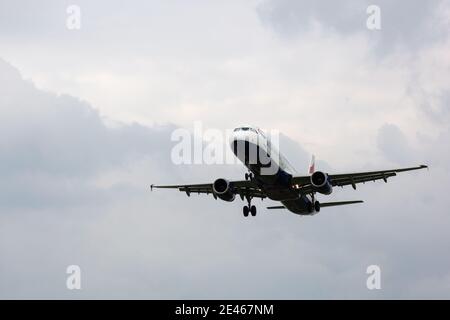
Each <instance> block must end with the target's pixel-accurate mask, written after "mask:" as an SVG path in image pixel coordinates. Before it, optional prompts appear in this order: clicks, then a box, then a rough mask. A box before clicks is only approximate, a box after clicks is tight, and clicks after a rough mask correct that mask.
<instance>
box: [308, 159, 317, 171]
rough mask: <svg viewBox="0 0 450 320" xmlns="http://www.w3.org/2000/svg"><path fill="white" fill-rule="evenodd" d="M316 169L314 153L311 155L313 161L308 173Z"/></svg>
mask: <svg viewBox="0 0 450 320" xmlns="http://www.w3.org/2000/svg"><path fill="white" fill-rule="evenodd" d="M314 171H316V156H315V155H312V156H311V162H310V163H309V169H308V173H309V174H313V173H314Z"/></svg>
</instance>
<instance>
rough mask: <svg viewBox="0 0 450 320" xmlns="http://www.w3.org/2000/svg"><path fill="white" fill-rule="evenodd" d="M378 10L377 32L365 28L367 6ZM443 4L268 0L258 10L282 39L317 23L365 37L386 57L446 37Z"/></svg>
mask: <svg viewBox="0 0 450 320" xmlns="http://www.w3.org/2000/svg"><path fill="white" fill-rule="evenodd" d="M372 4H374V5H377V6H379V7H380V9H381V23H382V25H381V27H382V29H381V30H379V31H370V30H368V29H367V28H366V20H367V17H368V14H367V13H366V9H367V7H368V6H369V5H372ZM442 4H443V1H441V0H435V1H427V2H424V1H420V0H415V1H388V0H387V1H385V0H382V1H376V2H373V1H358V0H346V1H335V2H330V1H312V0H311V1H310V0H304V1H295V0H281V1H278V0H276V1H275V0H273V1H272V0H267V1H263V2H262V3H261V4H260V6H259V7H258V13H259V16H260V17H261V20H262V21H263V22H264V23H265V24H266V25H268V26H269V27H271V28H273V29H274V30H275V31H276V32H277V33H279V34H281V35H282V36H287V37H288V38H289V37H291V36H295V35H297V34H302V33H304V32H306V31H309V30H310V29H311V28H312V26H313V24H314V23H315V22H318V23H319V24H320V25H321V26H323V27H324V28H325V30H327V31H335V32H338V33H339V34H342V35H345V36H350V35H355V34H361V33H362V34H365V35H366V36H367V37H368V39H371V40H373V42H374V44H376V49H377V52H378V53H380V54H383V55H384V54H386V53H390V52H392V51H394V50H395V49H397V48H398V47H403V48H406V49H407V50H415V49H417V48H420V47H424V46H426V45H428V44H430V43H431V42H433V41H436V40H439V39H442V38H444V37H448V27H447V25H446V21H445V20H444V19H443V17H442V16H440V13H441V12H440V10H442Z"/></svg>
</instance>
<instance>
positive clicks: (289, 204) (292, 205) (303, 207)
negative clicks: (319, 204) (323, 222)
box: [281, 196, 311, 215]
mask: <svg viewBox="0 0 450 320" xmlns="http://www.w3.org/2000/svg"><path fill="white" fill-rule="evenodd" d="M281 203H282V204H283V205H284V206H285V207H286V209H288V210H289V211H291V212H293V213H296V214H303V215H309V214H311V213H310V212H309V211H308V205H309V204H310V203H311V201H310V200H309V198H307V197H306V196H302V197H300V198H298V199H295V200H285V201H281Z"/></svg>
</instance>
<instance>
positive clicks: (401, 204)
mask: <svg viewBox="0 0 450 320" xmlns="http://www.w3.org/2000/svg"><path fill="white" fill-rule="evenodd" d="M109 9H110V8H106V9H105V10H109ZM135 10H136V9H135ZM113 11H117V8H116V9H115V10H113ZM42 12H44V13H43V14H48V11H45V10H43V11H42ZM122 14H123V15H125V16H126V14H127V13H126V12H125V13H122V12H120V13H117V15H119V16H121V15H122ZM130 16H134V13H133V14H130ZM125 20H127V19H125ZM344 20H345V16H344V18H340V20H339V21H344ZM103 21H104V20H103ZM86 22H87V23H89V19H88V20H87V21H86ZM9 23H13V22H12V21H10V22H8V24H9ZM92 23H94V22H92ZM97 23H100V24H101V23H103V22H99V21H97ZM342 23H344V22H342ZM104 26H105V27H107V26H109V25H108V24H104ZM23 28H25V27H23ZM11 29H14V30H16V31H17V32H23V35H24V37H25V38H26V35H27V33H28V32H30V31H29V30H26V29H20V28H16V27H14V28H11ZM344 29H345V28H344ZM350 29H351V27H348V30H350ZM88 30H89V29H88ZM115 30H116V29H115ZM121 30H122V28H117V31H118V32H124V33H123V34H126V32H125V31H124V30H122V31H121ZM36 32H38V33H39V32H41V31H39V30H37V31H36ZM61 32H62V31H61ZM158 32H159V31H158ZM349 32H350V31H349ZM105 34H109V36H110V37H113V36H115V33H114V32H111V30H110V32H106V33H105ZM123 34H122V35H123ZM3 36H5V33H4V34H3ZM136 37H138V36H136ZM120 39H121V38H120V37H119V40H120ZM72 40H73V38H72ZM100 40H101V39H100ZM119 40H118V42H120V41H119ZM172 40H173V39H172ZM221 40H222V39H220V38H218V39H217V41H218V42H219V41H221ZM199 41H200V40H199ZM69 42H70V41H69ZM173 42H176V41H173ZM188 42H189V41H186V42H185V43H184V44H188ZM64 43H65V42H64ZM59 45H60V46H62V44H59ZM152 45H154V46H156V45H155V44H154V43H153V44H152ZM191 45H192V44H191ZM181 47H183V44H182V45H181ZM163 49H164V50H166V51H170V46H168V47H165V48H163ZM218 51H219V52H221V50H220V47H219V49H218ZM230 51H233V49H232V48H231V49H230ZM82 65H83V66H84V67H85V65H84V63H83V64H82ZM289 67H291V66H290V65H289ZM205 78H208V77H207V76H205ZM320 80H321V79H318V80H317V81H318V82H319V83H321V81H320ZM249 82H250V81H249ZM200 89H202V88H200ZM200 89H199V88H197V90H200ZM228 89H229V88H228ZM200 91H203V90H200ZM222 94H223V93H222ZM223 95H224V96H227V95H226V94H223ZM221 97H222V96H221ZM0 102H1V103H0V107H1V108H0V117H1V119H2V120H3V121H2V127H0V133H1V134H0V146H1V148H0V173H1V177H2V179H1V181H0V255H1V256H2V259H1V260H0V297H2V298H290V299H292V298H379V297H386V298H399V297H404V298H448V297H449V296H450V293H449V291H448V288H449V279H450V277H449V274H450V272H449V270H450V258H449V257H448V255H446V254H445V253H446V252H448V251H449V249H450V248H449V243H450V241H449V238H448V237H449V236H448V229H449V226H450V218H449V216H448V214H447V208H448V207H449V206H450V203H449V201H450V200H449V199H448V197H447V196H446V186H447V184H448V180H449V173H448V172H449V169H450V168H449V165H448V163H449V162H448V159H449V152H448V151H447V149H446V148H445V146H446V145H448V142H449V141H450V140H449V137H450V135H449V134H448V123H445V122H444V123H441V125H440V127H438V128H437V129H438V130H439V134H438V135H437V137H435V136H433V135H431V134H428V132H425V133H427V134H426V135H424V133H423V132H422V133H420V132H418V133H417V134H418V135H419V134H422V136H421V139H420V142H419V144H418V146H416V145H414V147H413V144H412V141H411V136H408V135H406V134H405V133H404V132H403V130H400V129H399V128H400V127H399V128H397V127H392V126H384V127H382V128H381V129H380V131H379V142H380V143H379V150H377V151H376V152H377V155H378V153H381V156H382V158H384V159H388V160H390V161H391V162H404V163H405V164H406V163H407V164H408V165H409V164H416V163H417V162H422V161H427V163H428V164H430V165H431V170H430V171H429V172H426V171H424V172H417V173H410V174H405V175H399V176H398V177H395V178H393V179H392V180H391V182H390V183H388V184H384V183H376V184H366V185H363V186H360V187H359V188H358V190H357V191H356V192H354V191H353V190H352V189H351V188H350V189H343V190H341V189H337V190H336V191H335V192H334V193H333V195H332V196H331V197H330V198H331V199H333V200H347V199H364V200H365V201H366V203H365V204H364V205H360V206H348V207H342V208H335V209H332V210H324V211H322V212H321V213H320V214H318V215H316V216H314V217H298V216H295V215H293V214H289V213H288V212H283V211H279V212H268V211H267V210H265V209H264V207H265V206H266V205H268V204H269V203H271V202H270V201H266V200H264V202H260V201H257V202H256V203H255V204H256V205H257V206H258V208H259V213H258V216H257V217H256V218H255V219H244V218H243V217H242V215H241V206H242V203H241V202H240V201H236V202H234V203H224V202H221V201H214V200H213V198H212V197H211V196H197V195H192V196H191V197H190V198H187V197H186V195H185V194H182V193H178V192H170V191H165V190H161V191H158V192H153V193H150V192H149V190H148V184H149V183H152V182H157V183H163V182H166V183H182V182H186V183H187V182H204V181H205V182H206V181H212V180H213V179H215V178H217V177H229V178H236V179H240V178H242V176H243V172H244V171H243V168H242V167H240V166H174V165H172V164H171V163H170V161H169V157H170V152H169V151H170V146H171V144H170V140H169V139H170V132H171V129H172V128H173V126H162V127H146V126H143V125H138V124H132V125H119V126H117V127H108V126H106V125H105V124H104V122H103V119H102V118H101V116H100V115H99V114H98V112H97V111H96V110H95V109H93V107H92V106H90V105H89V104H88V103H87V102H85V101H82V100H80V99H78V98H75V97H71V96H67V95H56V94H53V93H51V92H44V91H42V90H38V89H37V88H35V87H34V85H33V84H32V83H31V82H29V81H25V80H23V79H22V77H21V75H20V74H19V73H18V72H17V70H16V69H15V68H13V67H11V66H10V65H8V64H6V63H4V62H1V63H0ZM268 106H269V110H276V111H277V113H278V114H279V115H278V116H279V117H280V119H281V118H285V117H288V116H290V117H292V118H293V124H295V127H294V128H298V127H299V126H300V125H303V126H306V122H307V121H305V118H301V116H304V115H305V114H306V112H303V113H302V114H300V113H299V114H293V113H286V112H285V110H284V109H275V108H274V109H270V107H271V105H268ZM314 106H315V105H313V107H309V108H308V110H307V111H309V112H310V113H311V112H313V111H314ZM95 107H100V106H95ZM126 107H128V106H127V105H124V108H126ZM149 108H151V105H150V106H149ZM279 108H281V107H279ZM330 108H331V106H329V107H328V109H323V110H324V111H323V112H324V113H323V114H320V117H321V118H324V117H325V116H327V117H330V118H331V117H333V115H332V114H330V115H328V114H325V112H326V111H330ZM177 110H178V109H177ZM354 112H359V113H360V114H362V117H364V118H370V116H371V113H370V112H371V110H365V109H364V108H358V109H357V110H354V111H353V113H354ZM272 113H273V112H272ZM403 114H404V113H402V115H403ZM220 115H222V114H220ZM351 115H352V113H351V112H349V114H348V116H346V118H349V117H351ZM242 117H244V116H242ZM351 119H352V120H353V118H351ZM248 120H249V121H251V120H252V119H251V118H249V119H248ZM331 120H332V121H334V120H335V119H331ZM345 120H347V119H345ZM239 121H240V120H239ZM354 122H357V121H356V120H354ZM315 124H316V122H315V121H310V128H311V130H315ZM344 125H345V126H347V125H349V126H351V124H349V123H348V122H347V121H345V122H342V124H340V125H339V128H341V127H342V126H344ZM325 127H326V125H325ZM351 128H356V129H358V128H360V127H351ZM356 129H353V130H356ZM402 129H403V128H402ZM420 130H422V131H423V130H424V129H422V128H420ZM320 132H324V131H320ZM326 132H327V131H326V130H325V133H326ZM338 134H339V132H338V130H336V131H335V132H334V131H333V136H338ZM321 135H322V134H321ZM352 138H353V141H356V140H357V138H359V137H358V136H357V135H356V134H354V137H352ZM340 140H341V141H342V140H343V139H341V138H340ZM336 141H339V139H338V138H336ZM342 143H344V141H342ZM362 144H364V145H368V144H371V142H370V141H364V142H362ZM405 145H408V146H411V147H408V148H406V149H403V150H404V151H405V152H403V153H401V154H399V153H398V148H402V146H405ZM281 146H282V148H283V153H285V154H286V155H287V156H288V158H289V159H290V161H291V162H292V164H293V165H294V166H295V167H296V168H297V169H298V170H299V171H300V172H302V171H303V170H305V169H304V168H306V166H307V161H308V160H309V159H308V153H307V152H306V151H305V150H304V149H303V148H302V147H301V146H299V144H298V143H297V142H296V141H294V140H292V139H289V138H288V137H284V138H283V140H282V142H281ZM336 148H338V147H336ZM410 148H411V149H412V150H414V152H411V151H410ZM400 150H402V149H400ZM366 154H367V152H361V154H358V155H355V154H353V153H348V154H346V157H347V158H348V160H349V161H352V162H353V163H355V162H359V163H361V166H365V167H364V169H368V168H367V167H370V169H379V168H380V166H381V164H380V163H379V162H378V160H377V159H376V158H375V159H368V158H367V155H366ZM319 156H320V155H319ZM354 158H357V159H354ZM417 158H420V160H419V159H417ZM329 160H333V159H329ZM331 163H332V161H330V164H329V167H327V164H326V163H321V164H320V167H321V168H326V170H327V171H330V172H332V171H334V170H333V169H335V170H337V169H338V168H333V167H331ZM369 163H370V164H371V166H369ZM358 169H359V168H357V167H354V168H352V170H358ZM320 199H321V200H325V199H326V198H325V197H320ZM69 264H79V265H80V266H81V268H82V272H83V273H82V287H83V289H82V290H81V291H80V292H73V291H68V290H67V289H66V288H65V277H66V274H65V268H66V266H67V265H69ZM369 264H379V265H380V266H381V267H382V272H383V273H382V276H383V290H381V291H379V292H373V291H368V290H367V289H366V288H365V281H366V274H365V270H366V267H367V266H368V265H369Z"/></svg>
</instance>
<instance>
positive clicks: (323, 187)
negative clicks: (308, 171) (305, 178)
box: [311, 171, 333, 194]
mask: <svg viewBox="0 0 450 320" xmlns="http://www.w3.org/2000/svg"><path fill="white" fill-rule="evenodd" d="M311 184H312V185H313V187H314V190H315V191H317V192H319V193H322V194H330V193H331V192H333V187H332V186H331V183H330V180H329V179H328V174H326V173H325V172H322V171H316V172H314V173H313V174H312V175H311Z"/></svg>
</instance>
